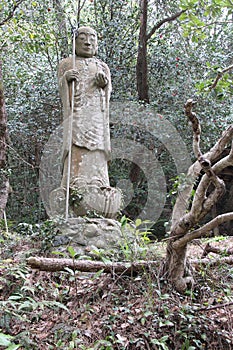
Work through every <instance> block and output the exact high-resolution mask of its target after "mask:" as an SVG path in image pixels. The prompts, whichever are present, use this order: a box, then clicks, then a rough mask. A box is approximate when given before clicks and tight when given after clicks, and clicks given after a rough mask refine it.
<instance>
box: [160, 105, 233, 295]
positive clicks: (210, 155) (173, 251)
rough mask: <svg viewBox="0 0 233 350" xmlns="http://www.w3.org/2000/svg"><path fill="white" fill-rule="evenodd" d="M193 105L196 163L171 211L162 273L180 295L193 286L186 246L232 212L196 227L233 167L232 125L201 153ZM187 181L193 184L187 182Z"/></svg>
mask: <svg viewBox="0 0 233 350" xmlns="http://www.w3.org/2000/svg"><path fill="white" fill-rule="evenodd" d="M193 105H194V102H193V101H192V100H188V101H187V103H186V105H185V112H186V115H187V117H188V119H189V121H190V122H191V123H192V127H193V150H194V154H195V156H196V158H197V162H196V163H194V164H193V165H192V166H191V167H190V169H189V171H188V175H189V176H187V184H186V187H184V185H183V184H182V186H181V188H182V190H181V192H180V194H179V196H178V198H177V202H176V205H175V207H174V210H173V217H172V224H171V233H170V240H169V243H168V245H167V255H166V261H165V264H164V271H163V273H164V274H165V276H166V278H167V279H168V280H169V282H170V283H171V284H172V285H173V286H174V287H175V289H176V290H178V291H179V292H184V291H185V290H186V288H187V284H188V283H190V282H192V283H193V280H192V276H191V274H190V271H188V267H187V263H186V250H187V244H188V243H189V242H191V241H192V240H193V239H196V238H201V237H205V236H206V235H208V234H209V232H210V231H211V230H214V229H215V228H216V227H218V225H220V224H222V223H223V222H228V221H230V220H232V219H233V212H229V213H225V214H222V215H219V216H217V217H216V218H214V219H212V220H211V221H209V222H208V223H206V224H205V225H203V226H202V227H200V228H196V226H197V225H198V224H199V223H200V222H201V221H202V220H203V219H204V218H205V217H206V215H207V214H208V213H209V212H210V211H211V209H212V208H213V207H214V206H215V205H216V203H217V202H218V201H219V199H220V198H221V196H222V195H223V194H224V192H225V184H224V182H223V181H222V180H221V179H220V178H219V176H218V175H219V174H220V173H221V171H222V170H223V169H225V168H227V167H229V166H233V141H232V139H233V125H231V126H230V127H229V128H228V129H227V130H226V131H225V132H224V133H223V135H222V137H221V138H220V139H219V141H218V142H217V143H216V144H215V146H214V147H213V148H212V149H211V150H210V151H209V152H207V153H206V154H202V152H201V149H200V134H201V128H200V123H199V120H198V118H197V116H196V114H195V113H193V111H192V107H193ZM229 143H232V145H231V149H230V153H229V154H228V155H227V156H224V155H222V154H224V152H223V149H224V148H225V147H227V146H228V145H229ZM219 155H221V156H222V158H221V157H220V159H218V161H217V162H216V163H215V164H214V165H212V164H211V163H212V161H213V159H216V158H217V156H219ZM201 170H202V171H203V172H204V173H205V175H203V176H202V178H201V180H200V182H199V184H198V185H197V188H196V190H195V194H194V197H193V199H192V203H191V208H190V210H189V211H187V208H188V204H189V203H190V198H191V191H192V189H193V184H194V181H195V178H196V176H198V175H199V174H200V171H201ZM190 178H191V180H193V182H189V181H188V180H190Z"/></svg>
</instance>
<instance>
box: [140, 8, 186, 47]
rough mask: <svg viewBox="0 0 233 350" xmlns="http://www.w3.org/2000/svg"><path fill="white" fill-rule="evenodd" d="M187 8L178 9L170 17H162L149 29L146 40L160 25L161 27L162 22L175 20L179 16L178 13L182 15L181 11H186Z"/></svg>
mask: <svg viewBox="0 0 233 350" xmlns="http://www.w3.org/2000/svg"><path fill="white" fill-rule="evenodd" d="M186 11H187V10H182V11H179V12H177V13H175V14H174V15H172V16H170V17H167V18H164V19H162V20H161V21H159V22H157V23H156V24H155V25H154V27H153V28H152V29H151V31H150V32H149V33H148V34H147V36H146V41H148V40H149V39H150V38H151V37H152V35H153V34H154V33H155V32H156V30H157V29H159V28H160V27H162V25H163V24H164V23H167V22H172V21H174V20H176V19H177V18H178V17H180V15H182V13H184V12H186Z"/></svg>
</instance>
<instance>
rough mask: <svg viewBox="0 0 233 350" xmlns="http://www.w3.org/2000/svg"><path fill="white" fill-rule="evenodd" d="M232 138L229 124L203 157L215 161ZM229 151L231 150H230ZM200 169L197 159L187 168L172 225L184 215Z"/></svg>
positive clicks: (219, 163) (231, 128) (174, 210)
mask: <svg viewBox="0 0 233 350" xmlns="http://www.w3.org/2000/svg"><path fill="white" fill-rule="evenodd" d="M232 138H233V125H230V126H229V127H228V128H227V130H225V131H224V132H223V134H222V136H221V138H220V139H219V140H218V141H217V142H216V144H215V145H214V146H213V147H212V148H211V149H210V150H209V151H208V152H207V153H205V154H204V155H203V157H204V158H205V159H208V160H209V161H210V162H212V163H213V162H215V161H216V160H217V159H218V158H219V157H220V156H221V154H222V152H223V150H224V149H225V147H226V146H227V145H228V144H229V143H230V142H232ZM231 152H233V151H232V150H231ZM229 156H230V155H229ZM228 159H230V158H228ZM220 165H221V161H220V162H218V166H219V167H220ZM215 166H216V164H215ZM200 171H201V165H200V163H199V161H198V160H197V161H196V162H195V163H194V164H193V165H191V167H190V168H189V170H188V174H187V179H188V181H187V184H186V186H185V188H184V189H182V191H180V192H179V193H178V197H177V200H176V203H175V206H174V208H173V213H172V226H174V225H175V223H176V222H178V221H179V220H180V218H181V217H182V216H184V215H185V213H186V210H187V205H188V203H189V198H190V196H191V191H192V188H193V183H194V181H195V179H196V178H197V176H198V175H199V174H200ZM217 171H218V170H217Z"/></svg>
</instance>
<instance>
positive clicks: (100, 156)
mask: <svg viewBox="0 0 233 350" xmlns="http://www.w3.org/2000/svg"><path fill="white" fill-rule="evenodd" d="M97 47H98V44H97V34H96V32H95V31H94V30H93V29H92V28H89V27H81V28H79V29H78V31H77V33H76V38H75V53H76V54H75V57H68V58H66V59H64V60H62V61H61V62H60V64H59V67H58V78H59V91H60V96H61V100H62V104H63V116H64V122H63V150H62V181H61V185H60V187H58V188H56V189H54V190H53V191H52V192H51V193H50V195H49V204H50V213H49V215H50V216H51V217H54V218H59V217H60V218H61V219H62V218H63V219H64V218H65V212H66V209H67V208H66V207H67V203H69V217H68V219H67V217H66V222H63V223H62V224H60V225H59V228H60V231H61V233H62V234H61V236H59V237H57V239H56V241H55V242H54V244H55V245H56V244H57V245H59V243H61V245H63V243H62V242H65V243H64V244H67V243H66V239H65V238H64V237H67V238H68V241H70V242H72V244H75V245H78V246H80V251H83V250H85V248H86V247H89V246H93V247H97V248H106V247H111V246H116V245H117V244H118V241H119V240H120V239H121V230H120V226H119V223H118V222H117V221H115V220H113V219H114V218H115V217H116V214H117V213H118V212H119V210H120V207H121V204H122V194H121V191H120V190H118V189H116V188H112V187H111V186H110V184H109V176H108V161H109V159H110V131H109V99H110V93H111V76H110V71H109V68H108V66H107V65H106V64H105V63H104V62H102V61H101V60H100V59H98V58H96V57H95V54H96V52H97ZM67 189H69V202H67V192H68V191H67ZM93 215H94V216H97V217H98V216H99V217H100V218H97V219H93V218H90V216H91V217H92V216H93ZM102 217H103V218H102Z"/></svg>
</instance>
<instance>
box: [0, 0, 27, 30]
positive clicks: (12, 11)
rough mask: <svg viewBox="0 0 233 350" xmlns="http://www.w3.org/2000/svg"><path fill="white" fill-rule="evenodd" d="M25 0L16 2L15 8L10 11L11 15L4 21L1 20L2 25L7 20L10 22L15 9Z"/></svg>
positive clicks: (0, 24)
mask: <svg viewBox="0 0 233 350" xmlns="http://www.w3.org/2000/svg"><path fill="white" fill-rule="evenodd" d="M23 1H24V0H18V1H16V2H15V5H14V6H13V8H12V10H11V11H10V13H9V15H8V16H7V17H6V18H5V19H4V20H3V21H2V22H0V27H1V26H3V25H4V24H5V23H6V22H8V21H9V20H10V19H11V18H12V17H13V16H14V13H15V10H16V9H17V8H18V7H19V5H20V4H21V3H22V2H23Z"/></svg>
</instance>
